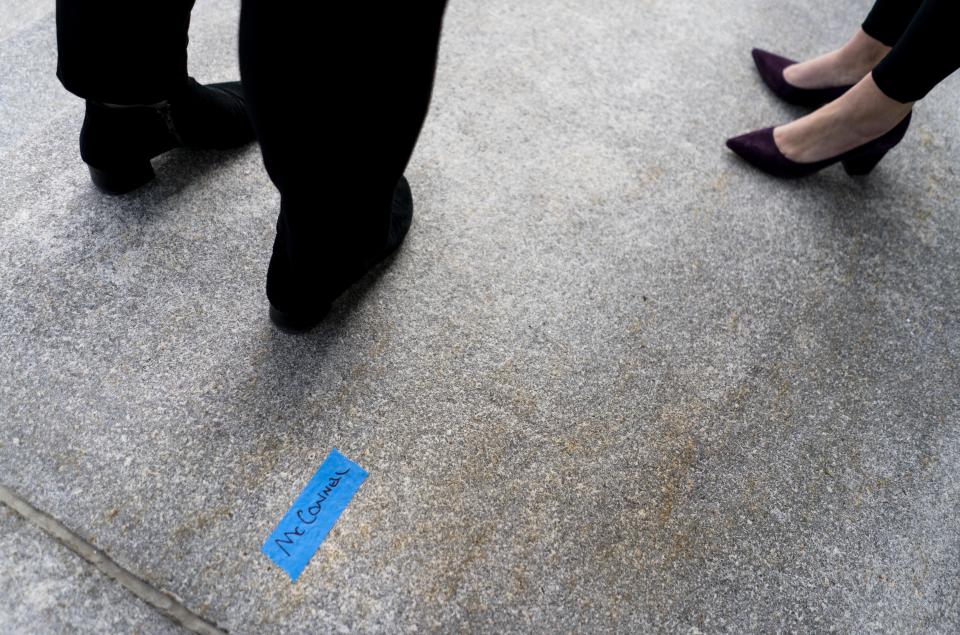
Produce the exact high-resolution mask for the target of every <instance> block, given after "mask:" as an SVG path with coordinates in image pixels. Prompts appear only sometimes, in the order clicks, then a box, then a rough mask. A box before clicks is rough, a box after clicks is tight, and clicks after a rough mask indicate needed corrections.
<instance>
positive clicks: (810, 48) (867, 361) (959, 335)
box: [0, 0, 960, 633]
mask: <svg viewBox="0 0 960 635" xmlns="http://www.w3.org/2000/svg"><path fill="white" fill-rule="evenodd" d="M868 6H869V2H864V1H860V0H858V1H857V2H853V3H830V2H826V1H825V0H802V1H799V0H791V2H789V3H772V2H762V1H761V0H745V1H744V2H738V3H730V2H726V1H724V0H703V1H701V2H689V1H686V0H685V1H682V2H678V1H673V2H666V1H662V0H643V1H640V2H638V1H636V0H591V1H590V2H587V1H586V0H580V1H574V0H538V1H536V2H525V3H509V2H505V1H502V0H488V1H486V2H479V1H475V0H453V1H452V3H451V6H450V11H449V14H448V20H447V24H446V30H445V34H444V40H443V46H442V51H441V64H440V69H439V73H438V84H437V88H436V93H435V102H434V108H433V111H432V113H431V115H430V118H429V119H428V121H427V124H426V127H425V129H424V133H423V136H422V141H421V144H420V146H419V147H418V149H417V152H416V154H415V156H414V158H413V160H412V163H411V166H410V169H409V173H408V176H409V178H410V182H411V184H412V187H413V190H414V195H415V197H416V201H417V211H416V217H415V220H414V227H413V230H412V233H411V235H410V238H409V239H408V242H407V243H406V245H405V246H404V248H403V249H402V250H401V252H400V253H399V255H398V257H397V258H396V259H395V261H394V262H393V264H392V266H391V267H390V268H389V269H386V270H385V271H382V272H380V273H379V275H376V276H371V277H369V278H368V279H367V280H366V281H365V283H364V284H363V285H362V288H359V289H357V290H356V291H354V292H352V293H351V294H349V296H348V297H347V299H346V301H345V302H343V303H341V304H340V305H339V306H338V307H337V308H336V310H335V311H334V313H333V315H332V316H331V318H330V320H329V321H328V322H327V323H326V324H324V325H323V326H322V327H320V328H319V329H317V330H316V332H314V333H312V334H310V335H309V336H306V337H299V338H290V337H286V336H283V335H280V334H278V333H276V332H275V331H274V330H273V329H272V328H271V327H270V325H269V323H268V322H267V320H266V304H265V299H264V297H263V293H262V284H263V277H264V275H265V271H266V262H267V254H268V248H269V245H270V241H271V235H272V225H273V222H274V215H275V213H276V209H277V204H278V199H277V196H276V194H275V193H274V192H273V191H272V189H271V188H270V187H269V183H268V181H267V179H266V177H265V175H264V174H263V171H262V168H261V165H260V160H259V156H258V154H257V151H256V149H255V148H253V147H251V148H249V149H246V150H242V151H238V152H234V153H230V154H228V155H226V156H223V155H216V154H213V153H210V154H206V153H201V154H189V153H183V152H178V153H171V154H170V155H168V156H166V157H164V158H163V159H161V160H160V161H158V162H157V165H156V167H157V171H158V174H159V179H158V181H157V182H156V183H154V184H152V185H150V186H149V187H147V188H145V189H144V190H142V191H140V192H138V193H137V194H135V195H132V196H128V197H125V198H122V199H113V198H106V197H104V196H101V195H100V194H98V193H97V192H96V191H95V190H94V189H93V188H92V187H91V185H90V184H89V182H88V179H87V175H86V172H85V170H84V167H83V165H82V164H81V163H80V162H79V160H78V158H77V156H76V150H75V143H76V141H75V139H76V134H77V130H78V126H79V122H80V119H81V116H82V106H81V104H80V103H79V101H77V100H71V99H68V98H67V97H66V96H63V95H61V96H59V97H57V99H58V100H62V105H56V106H54V105H51V104H36V105H34V104H33V103H32V102H31V101H30V100H28V99H26V98H25V97H24V96H23V95H21V97H19V98H17V99H19V100H20V101H18V102H16V104H15V105H10V106H6V105H5V106H4V107H3V108H0V130H3V131H4V133H3V134H4V135H5V136H3V137H2V139H3V145H2V146H0V148H2V155H0V157H2V158H0V161H2V170H0V212H2V214H0V246H2V248H0V257H2V262H0V294H2V295H0V306H2V307H3V310H2V313H0V366H2V367H3V368H4V369H5V371H6V372H5V373H4V374H3V375H2V376H0V420H2V421H3V426H2V429H0V479H2V481H3V482H5V483H6V484H8V485H10V486H11V487H13V488H14V489H16V490H17V491H19V492H20V493H21V494H22V495H24V496H26V497H27V498H29V499H30V500H31V501H32V502H33V503H34V504H35V505H37V506H38V507H40V508H42V509H44V510H45V511H47V512H49V513H51V514H53V515H55V516H57V517H59V518H61V520H63V521H64V522H66V523H67V524H69V525H70V526H71V527H72V528H74V529H75V530H76V531H78V532H80V533H81V534H83V535H85V536H86V537H87V538H89V539H91V540H93V541H95V542H96V543H97V545H98V546H100V547H101V548H103V549H105V550H106V551H107V552H109V553H110V554H111V556H112V557H114V559H116V560H117V561H118V562H119V563H120V564H122V565H124V566H126V567H128V568H129V569H131V570H132V571H134V572H136V573H137V574H138V575H140V576H142V577H143V578H145V579H147V580H149V581H150V582H152V583H153V584H155V585H156V586H157V587H158V588H162V589H164V590H166V591H169V592H171V593H173V594H175V595H177V596H178V597H180V598H182V599H183V601H184V602H185V603H186V604H187V605H188V606H189V607H190V608H191V609H193V610H194V611H196V612H197V613H199V614H201V615H203V616H204V617H205V618H207V619H209V620H212V621H214V622H216V623H217V624H219V625H220V626H222V627H224V628H226V629H229V630H230V631H231V632H237V633H281V632H283V633H287V632H315V631H318V630H323V631H334V630H337V631H346V630H353V631H368V630H384V631H412V630H414V629H426V630H456V629H466V630H474V631H484V632H497V633H501V632H530V631H535V632H546V631H563V632H569V631H575V630H582V631H606V630H611V631H620V632H643V631H662V632H676V631H682V632H743V631H755V632H760V631H764V632H768V631H774V630H793V631H805V632H811V631H827V630H836V631H841V632H932V633H949V632H956V631H957V630H958V629H960V600H958V598H960V573H958V571H960V528H958V521H957V518H958V517H960V396H958V390H957V387H958V386H960V367H958V363H960V310H958V307H960V241H958V238H960V236H958V233H960V218H958V205H957V203H958V196H957V193H958V192H960V175H958V173H957V170H956V168H955V165H956V163H957V157H958V152H960V148H958V140H960V127H958V125H957V121H956V113H957V112H958V111H960V80H954V81H951V82H948V83H947V84H945V85H944V86H942V87H941V88H939V89H938V90H936V91H935V92H934V93H933V94H932V95H931V96H930V97H929V98H928V100H927V101H925V102H924V103H923V104H922V105H921V107H919V108H918V111H917V114H916V116H915V124H914V126H913V128H912V130H911V132H910V134H909V136H908V138H907V139H906V141H905V142H904V143H903V144H901V146H900V147H898V148H897V149H896V150H895V151H894V152H893V153H891V155H890V156H889V157H888V158H887V159H885V160H884V162H883V163H882V164H881V166H880V167H879V168H878V170H877V171H876V172H875V173H874V174H872V175H871V176H870V177H869V178H867V179H864V180H858V181H855V180H852V179H849V178H848V177H846V175H845V174H843V172H842V171H840V170H831V171H828V172H826V173H823V174H821V175H818V176H816V177H814V178H811V179H808V180H805V181H803V182H796V183H782V182H778V181H775V180H772V179H769V178H765V177H763V176H761V175H758V174H757V173H755V172H752V171H751V170H750V169H749V168H747V167H746V166H744V165H743V164H742V163H740V162H739V161H737V160H736V158H735V157H733V156H732V155H731V154H730V153H729V152H728V151H727V150H726V149H725V148H724V146H723V140H724V139H725V138H726V137H727V136H730V135H733V134H736V133H739V132H743V131H745V130H749V129H753V128H757V127H761V126H765V125H771V124H774V123H777V122H780V121H784V120H787V119H789V118H791V117H794V116H796V115H797V114H799V112H801V111H799V110H797V109H794V108H792V107H787V106H784V105H781V104H779V103H777V102H776V100H775V99H774V98H773V97H772V96H770V95H769V94H768V93H766V92H765V91H764V89H763V87H762V86H761V85H760V83H759V80H758V79H757V78H756V76H755V74H754V72H753V69H752V62H751V60H750V55H749V51H750V48H751V47H752V46H765V47H770V48H775V49H777V50H780V51H782V52H783V53H784V54H788V55H794V56H797V57H804V56H809V55H813V54H815V53H818V52H821V51H823V50H826V49H828V48H830V47H832V46H835V45H836V44H838V43H840V42H841V41H842V40H843V39H844V37H845V35H846V33H847V32H848V31H849V30H851V29H852V28H854V27H855V25H856V24H858V22H859V20H860V19H862V17H863V15H865V13H866V10H867V8H868ZM236 8H237V7H236V6H235V3H234V2H225V1H221V2H205V1H203V0H201V1H200V3H199V5H198V7H197V9H196V11H195V17H194V21H193V30H192V31H191V47H192V48H191V54H192V62H191V68H192V70H193V72H194V74H195V75H197V76H198V77H199V78H200V79H201V80H204V81H214V80H219V79H226V78H229V77H231V76H234V75H235V74H236V62H235V48H234V47H235V39H236V38H235V28H236ZM52 26H53V22H52V18H51V17H50V16H47V17H46V18H43V19H41V20H39V21H37V22H36V23H34V24H33V25H32V26H31V27H30V28H33V29H35V30H36V36H32V35H30V33H31V31H30V30H29V29H27V30H26V31H24V32H23V33H22V34H21V35H23V37H24V38H26V39H25V40H23V42H20V41H18V39H17V38H18V37H20V35H17V34H14V35H10V36H8V37H7V38H6V39H4V40H3V41H2V50H0V58H2V59H3V60H7V59H16V60H20V61H19V63H16V64H13V65H12V66H5V67H4V68H5V69H8V70H6V72H5V74H4V75H3V76H2V79H0V84H2V85H3V86H27V85H31V86H33V85H36V86H40V88H36V89H34V90H38V91H43V94H47V92H50V93H51V94H52V93H53V92H55V90H56V83H55V79H54V78H53V76H52V74H48V75H41V76H38V75H37V74H36V73H34V72H33V68H34V66H33V64H34V62H33V61H31V60H34V59H36V58H35V56H36V55H39V56H43V55H46V56H47V57H48V58H49V57H50V56H51V53H50V52H49V50H46V49H45V48H44V45H42V44H40V42H46V41H49V40H50V38H51V33H52V31H51V29H52ZM31 38H33V39H31ZM44 38H46V39H44ZM31 42H36V43H37V44H30V46H37V47H39V48H38V49H37V50H36V51H33V49H31V48H30V46H27V44H29V43H31ZM17 47H19V49H18V48H17ZM4 90H7V89H4ZM3 94H4V98H5V99H6V94H7V92H5V93H3ZM5 103H6V102H5ZM11 103H12V102H11ZM59 103H61V102H60V101H58V104H59ZM10 130H14V131H16V130H21V131H29V134H26V133H24V134H17V133H16V132H10ZM331 447H337V448H339V449H340V450H341V451H343V452H344V453H345V454H346V455H348V456H350V457H351V458H353V459H354V460H356V461H358V462H359V463H361V464H362V465H363V466H364V468H366V469H367V470H368V471H369V472H370V478H369V479H368V481H367V482H366V483H365V484H364V485H363V487H362V488H361V490H360V491H359V493H358V494H357V496H356V498H355V499H354V501H353V502H352V503H351V505H350V506H349V507H348V509H347V511H346V512H345V514H344V515H343V517H342V518H341V520H340V522H339V523H338V524H337V526H336V527H335V528H334V530H333V532H332V533H331V534H330V536H329V537H328V538H327V540H326V542H325V543H324V544H323V545H322V547H321V548H320V550H319V552H318V553H317V555H316V556H315V558H314V560H313V562H312V563H311V564H310V565H309V567H308V568H307V569H306V571H305V572H304V574H303V576H302V577H301V578H300V580H299V581H298V582H297V584H296V585H291V584H290V583H289V581H288V579H287V578H286V577H285V575H284V574H283V573H282V572H281V571H279V570H278V569H276V568H275V567H273V565H272V564H271V563H270V562H269V561H268V560H267V559H266V558H265V557H264V556H262V555H261V554H260V553H259V547H260V544H261V542H262V541H263V539H264V538H265V536H266V535H267V534H268V533H269V532H270V530H271V529H272V528H273V526H274V525H275V523H276V521H277V519H278V518H279V517H280V516H281V515H282V514H283V513H284V512H285V511H286V509H287V506H288V505H289V503H290V501H291V500H292V499H293V497H294V496H295V495H296V493H297V492H299V490H300V488H301V487H302V486H303V484H304V483H305V482H306V481H307V480H308V479H309V477H310V476H311V475H312V473H313V471H314V470H315V469H316V467H317V466H318V465H319V463H320V462H321V461H322V459H323V457H324V456H325V455H326V453H327V451H328V450H329V449H330V448H331Z"/></svg>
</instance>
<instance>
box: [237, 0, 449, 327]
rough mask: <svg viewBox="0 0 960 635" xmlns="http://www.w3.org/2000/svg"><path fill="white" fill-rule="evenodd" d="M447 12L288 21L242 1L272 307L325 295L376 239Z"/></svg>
mask: <svg viewBox="0 0 960 635" xmlns="http://www.w3.org/2000/svg"><path fill="white" fill-rule="evenodd" d="M445 5H446V0H418V1H417V2H412V3H400V2H390V3H382V4H380V5H378V6H377V7H371V6H369V5H366V4H362V3H353V2H344V3H324V5H323V7H322V8H316V6H314V7H313V8H310V9H307V10H306V14H303V13H300V12H298V13H297V14H296V15H293V14H291V12H290V10H289V9H288V8H287V7H286V5H284V4H283V3H277V2H270V1H268V0H243V5H242V11H241V19H240V73H241V77H242V79H243V84H244V90H245V91H246V94H247V98H248V105H249V108H250V111H251V114H252V116H253V120H254V126H255V128H256V130H257V136H258V138H259V140H260V146H261V149H262V152H263V161H264V165H265V167H266V169H267V172H268V174H269V175H270V178H271V180H272V181H273V183H274V184H275V185H276V186H277V188H278V189H279V190H280V194H281V211H280V216H279V218H278V221H277V236H276V241H275V244H274V253H273V258H272V260H271V264H270V271H269V273H268V279H267V295H268V296H269V298H270V301H271V303H272V304H273V305H274V306H275V307H277V308H278V309H281V310H284V311H297V310H302V309H307V310H309V308H310V307H311V305H312V304H313V303H316V302H319V301H321V300H326V299H329V298H325V297H323V296H324V295H330V294H333V295H335V294H336V293H337V292H338V289H337V285H338V282H339V281H340V280H342V279H343V274H344V272H345V271H346V270H348V269H350V268H351V267H355V266H356V264H357V263H358V262H361V261H362V260H363V259H364V257H365V256H366V255H367V254H369V253H371V252H374V251H375V250H376V249H377V248H378V246H381V245H382V244H383V243H384V241H385V240H386V236H387V230H388V227H389V221H390V212H391V204H392V196H393V190H394V188H395V187H396V185H397V182H398V180H399V179H400V177H401V176H402V174H403V171H404V169H405V168H406V165H407V162H408V161H409V159H410V155H411V154H412V152H413V148H414V145H415V143H416V140H417V137H418V135H419V133H420V128H421V126H422V124H423V121H424V119H425V117H426V114H427V108H428V106H429V102H430V94H431V90H432V87H433V76H434V70H435V67H436V55H437V46H438V43H439V38H440V27H441V21H442V17H443V11H444V7H445ZM298 11H299V10H298Z"/></svg>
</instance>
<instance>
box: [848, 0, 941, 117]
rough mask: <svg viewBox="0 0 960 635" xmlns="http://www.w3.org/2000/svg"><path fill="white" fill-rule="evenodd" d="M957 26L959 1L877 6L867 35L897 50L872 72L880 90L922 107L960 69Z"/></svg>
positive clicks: (887, 1) (882, 0)
mask: <svg viewBox="0 0 960 635" xmlns="http://www.w3.org/2000/svg"><path fill="white" fill-rule="evenodd" d="M957 24H960V2H958V0H877V2H876V3H875V4H874V6H873V9H872V10H871V11H870V14H869V15H868V16H867V19H866V20H865V21H864V23H863V30H864V32H865V33H866V34H867V35H869V36H871V37H873V38H874V39H877V40H879V41H880V42H882V43H883V44H886V45H887V46H891V47H893V49H892V50H891V51H890V53H888V54H887V56H886V57H884V58H883V60H881V62H880V63H879V64H878V65H877V67H876V68H874V70H873V79H874V81H875V82H876V83H877V86H878V87H879V88H880V90H882V91H883V93H884V94H885V95H887V96H888V97H890V98H892V99H895V100H897V101H899V102H901V103H909V102H912V101H919V100H920V99H923V98H924V97H925V96H926V94H927V93H928V92H930V91H931V90H933V87H934V86H936V85H937V84H939V83H940V82H942V81H943V80H944V79H945V78H946V77H947V76H948V75H950V74H951V73H953V72H954V71H955V70H957V68H960V47H957V46H954V43H953V38H954V37H956V34H955V31H956V28H957Z"/></svg>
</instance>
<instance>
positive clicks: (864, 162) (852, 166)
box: [843, 151, 887, 176]
mask: <svg viewBox="0 0 960 635" xmlns="http://www.w3.org/2000/svg"><path fill="white" fill-rule="evenodd" d="M886 154H887V153H886V151H884V152H876V153H871V154H867V155H864V156H860V157H851V158H849V159H846V160H844V161H843V169H844V170H846V171H847V174H849V175H850V176H865V175H867V174H870V172H872V171H873V168H875V167H877V164H878V163H880V161H881V159H883V157H884V156H886Z"/></svg>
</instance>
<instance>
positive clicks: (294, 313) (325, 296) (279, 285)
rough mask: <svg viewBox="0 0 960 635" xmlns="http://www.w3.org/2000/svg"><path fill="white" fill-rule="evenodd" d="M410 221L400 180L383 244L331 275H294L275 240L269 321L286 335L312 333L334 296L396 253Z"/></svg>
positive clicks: (406, 185)
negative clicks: (311, 330)
mask: <svg viewBox="0 0 960 635" xmlns="http://www.w3.org/2000/svg"><path fill="white" fill-rule="evenodd" d="M412 221H413V195H412V194H411V192H410V184H409V183H408V182H407V179H406V178H405V177H402V176H401V177H400V181H399V182H398V183H397V187H396V188H395V189H394V191H393V205H392V208H391V210H390V227H389V230H388V232H387V239H386V241H385V242H384V243H382V244H380V245H376V246H375V247H374V248H373V249H368V250H366V255H365V256H361V257H360V258H358V260H357V261H356V262H341V263H337V271H335V272H322V271H321V272H317V271H294V270H292V268H291V266H290V264H289V259H288V258H287V255H286V254H285V253H284V247H283V245H282V243H281V241H280V240H278V241H277V242H276V243H275V244H274V249H273V256H272V257H271V258H270V268H269V270H268V271H267V297H268V298H269V300H270V319H271V320H272V321H273V323H274V324H275V325H276V326H277V327H278V328H279V329H280V330H281V331H284V332H286V333H305V332H307V331H309V330H310V329H312V328H313V327H314V326H316V325H317V324H318V323H319V322H320V321H321V320H322V319H323V318H324V317H326V315H327V313H329V312H330V307H331V305H332V303H333V301H334V300H336V299H337V297H338V296H340V295H341V294H342V293H343V292H344V291H346V290H347V289H349V288H350V287H351V286H352V285H353V284H354V283H356V282H357V281H358V280H360V279H361V278H362V277H363V276H364V275H365V274H366V273H367V272H369V271H370V270H371V269H373V268H374V267H375V266H376V265H377V264H379V263H380V262H382V261H383V260H384V259H385V258H387V256H389V255H390V254H392V253H393V252H394V251H396V250H397V248H398V247H399V246H400V244H401V243H402V242H403V239H404V238H405V237H406V235H407V232H408V231H409V229H410V224H411V222H412Z"/></svg>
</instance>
